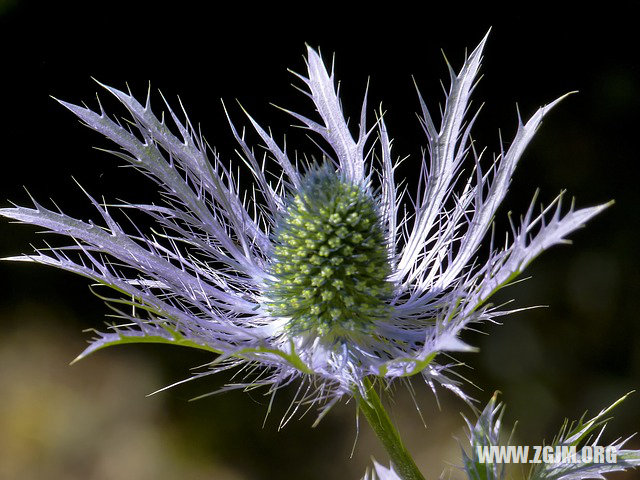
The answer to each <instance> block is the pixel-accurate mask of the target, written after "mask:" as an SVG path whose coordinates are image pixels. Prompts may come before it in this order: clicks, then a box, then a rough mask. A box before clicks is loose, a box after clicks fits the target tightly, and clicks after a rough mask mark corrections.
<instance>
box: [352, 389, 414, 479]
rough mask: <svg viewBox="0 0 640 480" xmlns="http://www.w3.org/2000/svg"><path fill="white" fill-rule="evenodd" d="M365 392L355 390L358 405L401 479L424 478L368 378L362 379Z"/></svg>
mask: <svg viewBox="0 0 640 480" xmlns="http://www.w3.org/2000/svg"><path fill="white" fill-rule="evenodd" d="M364 384H365V392H364V395H363V394H362V393H361V392H357V394H356V395H357V398H358V407H359V408H360V411H361V412H362V413H363V414H364V416H365V418H366V419H367V421H368V422H369V425H371V428H372V429H373V431H374V432H375V434H376V435H377V436H378V438H379V439H380V441H381V442H382V445H384V448H385V449H386V450H387V453H388V454H389V457H390V458H391V462H392V463H393V466H394V468H395V470H396V473H397V474H398V475H400V478H402V479H403V480H424V477H423V476H422V474H421V473H420V470H418V467H417V466H416V464H415V462H414V461H413V458H411V455H410V454H409V452H408V451H407V449H406V448H405V446H404V444H403V443H402V440H401V439H400V434H399V433H398V430H396V427H395V426H394V425H393V423H392V422H391V419H390V418H389V414H388V413H387V411H386V410H385V408H384V406H383V405H382V401H381V400H380V397H379V396H378V393H377V392H376V389H375V387H374V386H373V384H372V383H371V381H370V380H369V379H368V378H365V380H364Z"/></svg>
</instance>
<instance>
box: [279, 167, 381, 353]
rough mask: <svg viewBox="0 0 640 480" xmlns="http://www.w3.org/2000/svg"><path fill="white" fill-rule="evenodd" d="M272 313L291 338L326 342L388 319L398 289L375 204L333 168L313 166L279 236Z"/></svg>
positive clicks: (282, 220) (283, 220)
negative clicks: (282, 319) (301, 336)
mask: <svg viewBox="0 0 640 480" xmlns="http://www.w3.org/2000/svg"><path fill="white" fill-rule="evenodd" d="M274 244H275V248H274V252H273V257H272V267H271V274H272V276H273V277H274V279H275V280H273V281H271V282H270V283H269V285H268V289H267V294H268V297H269V299H270V302H269V309H270V313H271V314H272V315H274V316H278V317H287V318H290V320H289V323H288V324H287V328H288V330H289V331H290V332H291V333H293V334H304V333H309V334H312V335H317V336H318V337H321V338H323V339H324V340H327V341H328V342H335V341H339V340H340V339H344V338H350V339H354V338H357V336H358V335H367V334H369V333H370V332H371V331H372V329H373V326H374V321H377V320H386V319H388V318H389V317H390V315H391V307H390V306H389V303H388V300H389V298H390V296H391V294H392V292H393V288H392V284H391V283H390V282H389V281H388V278H389V275H390V273H391V268H390V266H389V259H388V253H387V248H386V246H385V235H384V231H383V228H382V226H381V222H380V215H379V213H378V209H377V206H376V202H375V199H374V197H373V196H372V194H371V193H369V192H368V191H367V189H365V188H363V187H362V186H360V185H357V184H354V183H351V182H349V181H347V180H345V179H344V178H343V177H342V176H341V175H340V174H337V173H335V172H334V171H333V170H331V169H330V168H329V167H327V166H324V167H322V168H317V169H312V170H311V171H310V172H309V173H307V175H306V176H305V177H304V178H303V180H302V185H301V187H300V189H299V190H298V191H297V192H296V193H295V194H294V195H292V197H291V198H290V201H289V204H288V205H287V208H286V211H285V212H284V214H283V215H282V216H281V217H280V218H279V219H278V222H277V227H276V229H275V234H274Z"/></svg>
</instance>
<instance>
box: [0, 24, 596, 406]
mask: <svg viewBox="0 0 640 480" xmlns="http://www.w3.org/2000/svg"><path fill="white" fill-rule="evenodd" d="M485 41H486V37H485V39H483V40H482V42H481V43H480V45H479V46H478V47H477V48H476V49H475V50H474V51H473V52H472V53H471V54H470V55H469V56H468V58H466V60H465V62H464V65H463V66H462V69H461V70H460V71H459V72H458V73H456V72H455V71H454V70H453V69H452V68H451V67H449V71H450V75H451V84H450V87H449V91H448V94H447V96H446V102H445V105H444V109H443V111H442V118H441V121H440V123H439V125H436V123H435V121H434V120H433V118H432V116H431V114H430V113H429V110H428V109H427V107H426V104H425V102H424V101H423V99H422V97H421V96H420V95H419V94H418V96H419V102H420V106H421V110H422V118H421V123H422V127H423V129H424V132H425V134H426V140H427V147H428V150H427V152H428V153H427V154H423V157H422V159H421V162H420V163H419V166H418V167H417V169H416V172H415V175H416V177H419V180H420V188H419V190H418V192H417V194H416V195H415V196H413V197H412V198H411V201H410V202H406V203H405V202H404V200H403V192H402V191H401V190H402V189H401V188H400V186H399V183H397V182H396V179H395V178H394V172H395V169H396V167H397V165H398V162H396V161H394V159H393V155H392V153H391V148H392V142H391V140H390V137H389V134H388V132H387V129H386V126H385V121H384V118H383V115H382V113H380V114H379V115H377V116H376V120H375V123H374V125H373V127H372V128H371V129H369V128H368V127H367V120H368V116H369V113H368V110H367V104H366V95H365V101H364V103H363V105H362V110H361V113H360V117H359V130H358V134H357V137H356V138H354V137H353V136H352V134H351V132H350V130H349V128H348V126H347V121H346V119H345V116H344V113H343V111H342V109H341V105H340V99H339V95H338V91H337V89H336V86H335V80H334V74H333V72H331V73H329V71H328V70H327V68H326V67H325V65H324V63H323V61H322V59H321V57H320V55H319V53H318V52H317V51H315V50H314V49H312V48H308V52H307V57H306V64H307V75H306V76H303V75H297V77H298V78H299V79H300V80H301V81H302V82H303V83H304V85H305V87H306V89H307V92H306V94H307V95H308V97H309V98H310V99H311V100H312V102H313V104H314V106H315V109H316V111H317V114H318V119H317V120H313V119H311V118H308V117H305V116H302V115H300V114H298V113H294V112H288V113H290V114H291V115H292V116H293V117H294V118H296V119H297V120H298V121H299V122H301V124H302V126H304V127H305V128H307V129H308V130H310V131H311V132H312V133H313V134H315V135H317V136H318V138H321V139H323V140H324V141H325V142H326V147H328V148H326V147H325V148H324V149H322V161H321V162H318V163H316V164H314V163H312V162H302V161H297V160H295V159H293V160H292V158H291V157H290V155H289V154H288V152H287V150H286V148H285V147H283V146H282V145H280V144H279V143H278V142H277V141H276V140H275V139H274V137H273V136H272V134H270V133H267V131H266V130H265V129H263V128H262V127H261V126H259V125H258V124H257V123H256V122H255V121H254V120H253V118H252V117H251V116H249V115H248V114H247V117H248V121H249V123H250V124H251V126H252V128H253V129H254V130H255V132H256V133H257V135H258V136H259V137H260V139H261V141H262V143H263V144H264V146H265V148H266V151H267V153H266V154H265V157H264V159H262V158H259V155H257V154H256V153H255V152H254V150H253V149H252V148H251V147H250V145H249V144H248V143H247V140H245V134H244V131H242V130H238V129H237V128H236V127H235V126H234V124H233V123H232V122H231V120H229V123H230V126H231V132H232V134H233V136H234V137H235V140H236V141H237V143H238V145H239V150H240V154H241V156H242V159H243V161H244V163H245V164H246V166H247V167H248V169H249V170H250V172H251V175H252V177H253V185H252V186H251V187H250V189H249V191H251V192H253V197H252V198H249V199H246V198H245V196H244V193H245V190H244V188H242V187H241V185H240V183H239V180H238V178H237V177H235V176H234V175H233V174H232V168H231V167H228V166H227V164H226V163H225V162H223V160H222V159H221V158H220V157H219V155H218V154H217V153H215V152H212V151H210V150H209V149H208V148H207V144H206V143H205V141H204V140H203V138H202V136H201V135H200V133H199V132H198V131H196V130H195V129H194V128H193V126H192V124H191V123H190V121H189V120H188V118H186V116H185V119H184V120H181V119H180V118H179V117H178V115H177V114H176V113H174V111H173V110H172V109H171V107H169V105H168V104H166V102H165V104H166V108H167V110H168V113H169V116H170V117H171V119H172V121H173V124H174V127H175V128H174V127H170V126H169V125H168V124H167V122H166V121H165V117H164V116H160V117H157V116H156V115H155V114H154V113H153V111H152V109H151V106H150V99H149V95H148V96H147V99H146V103H145V104H144V105H143V104H141V103H139V102H138V101H137V100H136V99H135V98H134V97H133V96H132V94H131V93H125V92H122V91H120V90H117V89H115V88H111V87H108V86H104V87H105V88H106V89H107V91H109V92H110V93H111V94H113V95H114V96H115V97H116V98H117V99H118V100H119V101H120V102H121V103H122V104H123V105H124V106H125V107H126V109H127V110H128V112H129V114H130V116H131V119H130V120H128V121H127V123H126V124H124V126H123V124H121V123H120V122H119V121H118V120H115V119H113V118H111V117H109V116H108V115H107V113H106V112H105V111H104V110H103V109H102V106H100V109H99V111H93V110H91V109H89V108H86V107H83V106H78V105H73V104H71V103H67V102H63V101H60V103H61V104H62V105H64V106H65V107H66V108H68V109H69V110H70V111H71V112H73V113H74V114H75V115H77V116H78V117H79V118H80V120H82V122H84V124H86V125H87V126H88V127H90V128H92V129H93V130H96V131H97V132H99V133H101V134H103V135H104V136H106V137H107V138H109V139H110V140H111V141H113V142H114V143H115V144H117V145H118V146H119V147H120V149H121V150H118V151H114V152H112V153H114V154H115V155H116V156H118V157H119V158H120V159H121V160H123V161H124V162H127V163H128V164H130V165H132V166H134V167H135V168H136V169H137V170H139V171H141V172H142V173H144V174H145V175H146V176H147V177H150V178H151V179H153V180H155V181H156V183H157V184H158V186H159V187H160V188H161V191H162V193H163V196H164V199H165V203H164V204H162V205H155V204H126V205H122V206H120V208H123V209H126V208H129V209H136V210H138V211H141V212H144V213H146V214H148V215H149V216H150V217H151V219H153V220H154V221H155V222H157V226H158V227H157V228H155V229H153V232H152V233H144V232H142V231H140V229H138V228H137V227H136V226H135V225H133V228H132V231H129V232H128V231H125V228H124V227H123V226H122V225H121V223H119V222H118V221H117V220H116V219H114V217H113V216H112V214H111V212H110V207H108V206H107V205H106V204H100V203H98V202H97V201H96V200H94V199H93V198H91V197H89V198H90V201H91V202H92V203H93V205H94V206H95V208H96V210H97V211H98V212H99V214H100V215H101V217H102V221H103V222H104V223H103V225H98V224H95V223H93V222H91V221H89V222H86V221H81V220H78V219H75V218H72V217H70V216H67V215H65V214H63V213H61V212H56V211H52V210H49V209H47V208H45V207H43V206H42V205H40V204H39V203H37V202H36V201H34V207H33V208H26V207H15V208H5V209H2V210H0V214H1V215H3V216H5V217H8V218H10V219H14V220H18V221H20V222H24V223H30V224H34V225H39V226H41V227H44V228H45V229H47V230H49V231H51V232H54V233H58V234H61V235H64V236H67V237H69V238H71V239H72V240H73V244H72V245H71V246H68V247H65V248H58V247H51V248H49V249H46V250H44V249H43V250H37V251H36V252H35V253H34V254H32V255H27V256H22V257H12V260H28V261H33V262H37V263H41V264H45V265H51V266H55V267H58V268H61V269H64V270H68V271H71V272H74V273H77V274H80V275H83V276H85V277H87V278H89V279H91V280H93V281H94V282H97V283H98V284H100V285H106V286H108V287H110V288H112V289H113V290H115V291H116V292H118V294H119V296H118V297H117V298H111V299H107V300H108V301H109V303H110V305H111V307H112V308H114V309H115V310H116V312H117V314H118V315H119V316H120V317H121V318H122V319H123V322H122V324H121V325H113V326H112V327H111V329H110V330H109V331H107V332H105V333H98V334H97V337H96V338H94V339H93V340H92V342H91V344H90V346H89V347H88V348H87V349H86V350H85V351H84V352H83V353H82V354H81V355H80V357H79V358H82V357H84V356H86V355H88V354H89V353H91V352H94V351H96V350H98V349H101V348H104V347H107V346H111V345H118V344H126V343H136V342H156V343H165V344H174V345H182V346H190V347H195V348H200V349H204V350H207V351H210V352H214V353H215V354H217V357H216V359H215V360H214V361H213V362H212V363H211V364H210V365H209V368H208V369H207V370H206V371H202V372H200V373H198V374H197V375H195V376H194V377H193V378H196V377H202V376H205V375H209V374H211V373H214V372H218V371H221V370H225V369H229V368H234V367H242V368H243V369H244V372H246V377H245V378H244V380H243V381H241V382H239V383H238V384H234V385H230V386H229V388H253V387H255V386H267V388H269V391H270V392H272V393H275V392H276V391H277V390H278V388H279V387H281V386H283V385H287V384H289V383H291V382H292V381H293V380H295V379H298V378H301V379H302V382H301V383H300V387H299V390H298V396H297V398H296V400H297V404H300V403H302V402H305V403H315V402H322V404H323V405H324V406H325V407H324V408H325V410H324V411H326V410H328V408H329V407H330V406H331V405H333V404H334V403H335V402H336V401H337V400H338V399H339V398H341V397H343V396H344V395H348V396H350V395H354V394H358V392H361V393H362V392H364V390H365V389H366V388H367V381H368V380H367V378H368V377H375V378H378V379H380V380H382V381H384V382H391V381H393V380H394V379H397V378H400V377H407V376H412V375H422V376H423V377H424V379H425V380H426V381H427V383H428V384H429V385H430V386H431V388H432V389H435V387H436V385H438V384H439V385H442V386H443V387H445V388H448V389H450V390H452V391H454V392H455V393H456V394H457V395H459V396H461V397H462V398H464V399H467V398H468V397H467V395H466V394H465V392H464V391H463V390H462V388H460V383H459V381H458V380H456V379H454V378H452V375H451V367H452V365H451V364H449V363H446V361H445V362H443V363H441V362H440V361H439V358H438V354H440V353H442V352H455V351H467V350H470V349H471V347H470V346H469V345H467V344H465V343H463V342H462V341H461V340H460V338H459V335H460V333H461V332H462V331H463V330H464V329H466V328H468V327H469V326H471V325H473V324H478V323H480V322H486V321H488V320H491V319H492V318H494V317H496V316H498V315H503V314H505V313H508V312H504V311H499V310H497V309H496V308H494V307H491V306H490V304H489V303H488V300H489V298H490V297H491V296H492V295H493V294H494V293H495V292H496V291H497V290H499V289H500V288H502V287H503V286H505V285H507V284H508V283H509V282H511V281H512V280H513V279H514V278H515V277H517V276H518V275H519V274H520V273H521V272H522V271H523V269H524V268H525V267H526V266H527V265H528V264H529V263H530V262H531V261H532V260H533V259H534V258H535V257H536V256H537V255H539V254H540V253H541V252H542V251H543V250H546V249H547V248H549V247H551V246H552V245H555V244H558V243H562V242H564V241H565V238H566V236H567V235H568V234H569V233H571V232H572V231H573V230H575V229H577V228H578V227H580V226H581V225H583V224H584V223H585V222H587V221H588V220H589V219H591V218H592V217H593V216H595V215H596V214H598V213H599V212H601V211H602V210H603V209H604V208H605V207H606V206H607V205H600V206H596V207H592V208H585V209H580V210H576V209H574V208H573V206H572V207H571V208H570V209H569V211H568V212H566V213H562V212H561V198H562V195H560V196H558V198H556V200H555V201H554V202H553V203H552V205H550V206H548V207H546V208H545V209H543V210H542V212H541V213H540V214H538V215H536V214H534V202H532V204H531V207H530V208H529V209H528V211H527V212H526V214H525V215H524V217H523V218H522V220H521V223H520V225H519V226H515V225H514V226H512V232H511V240H510V241H509V240H508V241H507V242H506V244H505V245H504V246H502V247H498V246H496V245H494V243H493V241H491V245H490V251H489V254H488V258H486V259H485V260H484V261H482V262H481V261H480V260H479V259H478V258H476V255H477V253H478V250H479V247H480V246H481V242H483V239H484V238H485V236H486V234H487V232H488V230H489V229H490V228H491V225H492V221H493V218H494V215H495V213H496V210H497V209H498V207H499V205H500V203H501V202H502V200H503V199H504V197H505V195H506V193H507V189H508V186H509V182H510V179H511V176H512V174H513V172H514V170H515V168H516V166H517V164H518V161H519V159H520V157H521V155H522V153H523V151H524V149H525V147H526V146H527V144H528V143H529V141H530V140H531V139H532V138H533V136H534V133H535V132H536V130H537V128H538V126H539V125H540V122H541V121H542V119H543V117H544V116H545V115H546V114H547V113H548V112H549V111H550V110H551V109H552V108H553V107H554V106H555V105H556V104H557V103H558V102H559V101H560V99H558V100H555V101H554V102H552V103H550V104H549V105H547V106H545V107H542V108H540V109H539V110H538V111H537V112H535V113H534V115H533V116H532V117H531V118H530V119H529V120H528V121H527V122H522V121H519V123H518V128H517V132H516V134H515V137H514V139H513V141H512V142H511V145H510V146H509V148H508V149H506V150H504V149H503V150H502V151H501V153H500V154H499V155H498V156H497V157H495V158H494V159H493V161H492V162H490V163H489V165H488V169H486V170H484V169H483V167H482V166H481V164H482V163H484V162H481V158H480V155H477V154H476V151H477V149H475V148H474V146H473V145H472V142H471V139H470V132H471V128H472V126H473V124H474V122H475V120H476V117H477V115H474V116H473V117H471V119H469V120H465V118H466V116H467V114H468V108H469V97H470V95H471V93H472V91H473V89H474V85H475V81H476V76H477V74H478V71H479V68H480V62H481V55H482V51H483V47H484V44H485ZM172 129H173V130H174V131H173V132H172ZM176 130H177V135H176ZM373 133H375V135H372V134H373ZM465 162H468V163H469V164H470V166H471V167H472V168H471V169H470V170H467V171H465V170H464V169H463V164H464V163H465ZM268 165H271V166H270V167H269V166H268ZM274 169H277V171H276V172H275V176H272V175H273V174H274ZM273 178H275V179H276V180H273ZM534 201H535V199H534ZM408 205H411V206H413V207H414V210H413V211H412V212H410V214H406V213H403V212H404V211H406V209H405V207H406V206H408ZM130 307H133V308H131V309H130Z"/></svg>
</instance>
